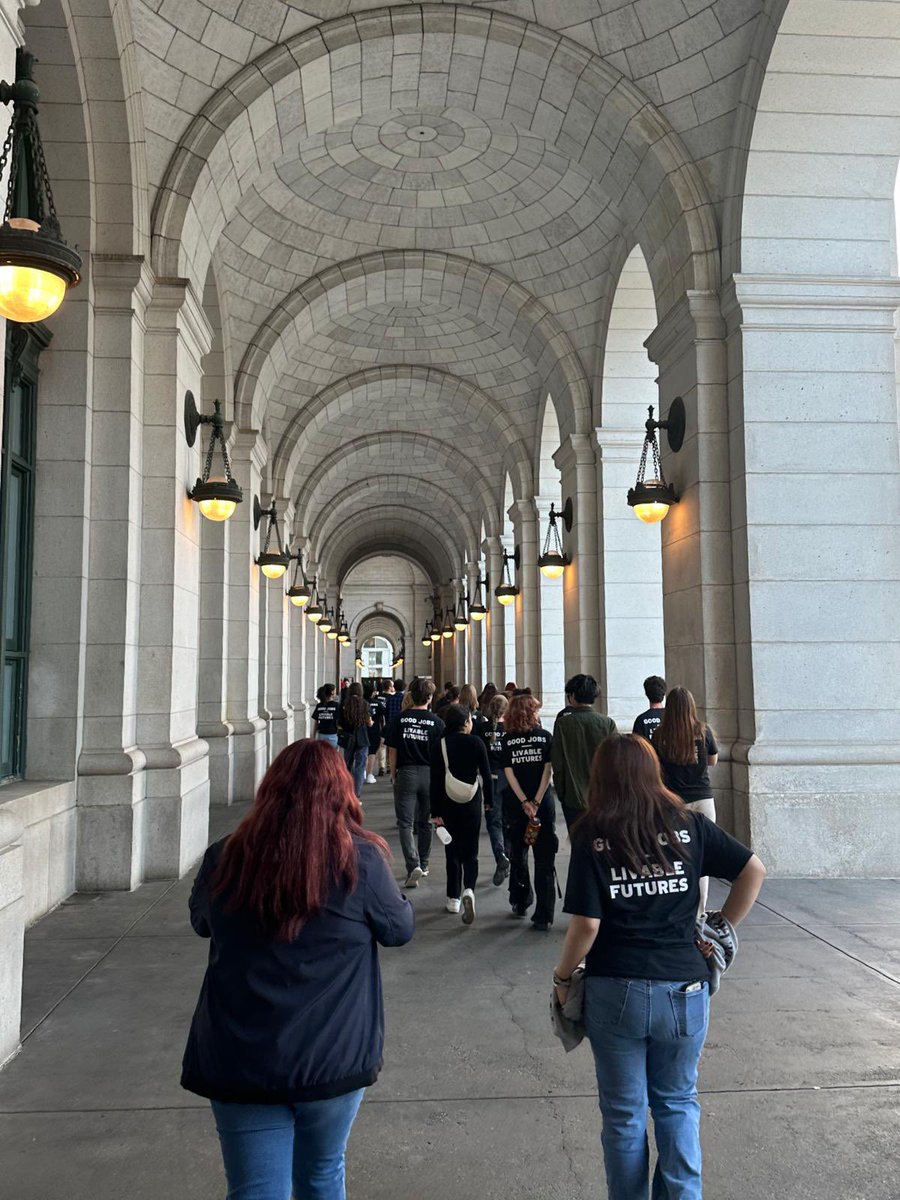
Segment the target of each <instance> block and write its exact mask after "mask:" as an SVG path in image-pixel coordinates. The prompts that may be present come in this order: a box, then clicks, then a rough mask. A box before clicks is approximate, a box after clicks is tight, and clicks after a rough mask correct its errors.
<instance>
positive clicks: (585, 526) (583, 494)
mask: <svg viewBox="0 0 900 1200" xmlns="http://www.w3.org/2000/svg"><path fill="white" fill-rule="evenodd" d="M553 461H554V462H555V463H556V466H557V468H558V469H559V473H560V477H561V478H560V490H561V493H562V498H563V503H565V501H566V500H571V501H572V511H573V525H572V529H571V532H570V533H569V534H568V535H567V536H566V545H567V547H568V551H569V554H570V556H571V559H572V562H571V564H570V565H569V566H568V567H566V572H565V575H564V576H563V579H562V584H563V623H564V624H563V636H564V642H565V672H564V673H565V676H566V678H567V679H568V678H570V677H571V676H572V675H577V674H579V673H584V674H586V675H593V676H594V677H595V678H596V679H597V681H598V682H599V684H600V702H601V705H602V706H603V707H604V708H605V707H606V703H607V691H608V689H607V683H606V678H605V675H604V669H603V651H602V630H601V621H602V616H603V610H602V603H603V598H602V595H601V589H600V555H601V538H600V526H599V521H598V509H597V467H596V459H595V456H594V448H593V446H592V444H591V439H590V438H589V437H588V435H587V434H583V433H573V434H571V435H570V436H569V437H568V438H566V440H565V441H564V442H563V444H562V445H561V446H560V448H559V449H558V450H557V451H556V453H555V454H554V455H553Z"/></svg>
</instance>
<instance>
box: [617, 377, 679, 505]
mask: <svg viewBox="0 0 900 1200" xmlns="http://www.w3.org/2000/svg"><path fill="white" fill-rule="evenodd" d="M649 412H650V416H649V417H648V418H647V421H646V422H645V425H644V428H645V430H646V432H645V434H644V445H643V447H642V449H641V461H640V463H639V464H638V473H637V480H636V481H635V485H634V487H633V488H629V489H628V504H629V505H630V506H631V508H633V509H634V515H635V516H636V517H638V518H639V520H641V521H643V522H644V523H645V524H647V525H655V524H656V523H657V522H658V521H661V520H662V519H663V517H665V516H666V515H667V513H668V511H669V508H670V507H671V506H672V505H673V504H677V503H678V496H677V494H676V492H675V489H674V488H673V487H672V485H671V484H670V483H667V482H666V477H665V475H664V474H663V469H662V462H661V461H660V457H659V445H658V443H657V441H656V431H657V429H665V431H666V434H667V439H668V442H669V449H670V450H671V451H672V452H673V453H674V454H677V453H678V451H679V450H680V449H681V447H682V445H683V444H684V425H685V410H684V401H683V400H682V398H681V397H680V396H676V397H675V399H674V400H673V401H672V405H671V407H670V409H669V415H668V417H667V418H666V420H665V421H654V419H653V405H652V404H651V405H650V408H649ZM648 453H649V454H650V455H651V459H652V462H653V472H654V477H653V478H652V479H646V478H645V476H646V472H647V454H648Z"/></svg>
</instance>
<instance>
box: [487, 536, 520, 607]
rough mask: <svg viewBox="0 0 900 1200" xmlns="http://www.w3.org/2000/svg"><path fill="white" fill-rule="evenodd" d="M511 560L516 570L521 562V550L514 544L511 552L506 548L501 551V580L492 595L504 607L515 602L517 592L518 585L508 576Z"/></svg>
mask: <svg viewBox="0 0 900 1200" xmlns="http://www.w3.org/2000/svg"><path fill="white" fill-rule="evenodd" d="M511 562H512V563H515V565H516V570H518V568H519V565H520V563H521V551H520V550H519V547H518V546H516V548H515V550H514V551H513V552H512V554H510V553H509V551H508V550H504V551H503V582H502V583H501V584H500V585H499V587H497V588H495V590H494V595H495V596H496V597H497V599H498V600H499V601H500V603H501V604H502V605H503V607H504V608H506V607H508V606H509V605H510V604H515V601H516V596H518V594H519V589H518V586H517V585H516V584H515V583H513V581H512V578H511V577H510V573H509V564H510V563H511Z"/></svg>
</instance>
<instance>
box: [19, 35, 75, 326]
mask: <svg viewBox="0 0 900 1200" xmlns="http://www.w3.org/2000/svg"><path fill="white" fill-rule="evenodd" d="M34 61H35V59H34V55H33V54H29V53H28V51H27V50H25V49H24V48H23V47H21V46H20V47H19V48H18V49H17V50H16V81H15V83H13V84H9V83H7V82H6V81H5V80H4V81H3V82H2V83H0V103H3V104H12V106H13V115H12V121H11V122H10V126H9V129H8V131H7V134H6V140H5V141H4V143H3V149H2V151H0V176H2V175H3V174H4V172H5V171H7V169H8V171H9V179H8V182H7V188H6V206H5V208H4V211H3V224H2V225H0V316H3V317H6V318H7V320H9V321H18V322H20V323H22V324H29V323H33V322H35V321H45V320H46V319H47V317H51V316H53V314H54V313H55V312H56V310H57V309H58V308H59V306H60V304H62V302H63V299H64V297H65V295H66V292H67V290H68V289H69V288H71V287H76V286H77V285H78V283H79V282H80V280H81V255H80V254H79V253H78V251H77V250H73V249H72V247H71V246H69V245H67V243H66V241H65V240H64V238H63V236H62V233H61V232H60V228H59V218H58V217H57V215H56V206H55V205H54V203H53V191H52V189H51V187H50V176H49V174H48V172H47V163H46V160H45V159H44V147H43V144H42V142H41V134H40V131H39V129H38V123H37V112H38V108H37V102H38V99H39V97H40V93H39V91H38V89H37V86H36V85H35V82H34V79H33V76H32V71H33V69H34Z"/></svg>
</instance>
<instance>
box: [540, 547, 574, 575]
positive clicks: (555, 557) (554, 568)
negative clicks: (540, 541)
mask: <svg viewBox="0 0 900 1200" xmlns="http://www.w3.org/2000/svg"><path fill="white" fill-rule="evenodd" d="M567 566H568V563H567V562H566V559H565V557H564V555H562V554H557V553H555V552H554V551H552V550H551V551H550V552H549V553H548V554H542V555H541V556H540V558H539V559H538V567H540V571H541V574H542V575H543V576H544V578H545V579H561V578H562V576H563V574H564V573H565V569H566V567H567Z"/></svg>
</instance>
